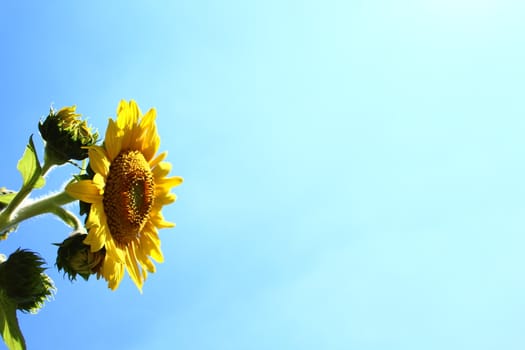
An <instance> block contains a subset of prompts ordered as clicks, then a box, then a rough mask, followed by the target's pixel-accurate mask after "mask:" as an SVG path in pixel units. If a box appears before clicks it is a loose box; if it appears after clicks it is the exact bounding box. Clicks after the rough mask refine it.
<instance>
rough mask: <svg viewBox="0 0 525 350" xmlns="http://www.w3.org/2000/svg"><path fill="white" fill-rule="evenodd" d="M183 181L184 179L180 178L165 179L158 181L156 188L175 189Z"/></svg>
mask: <svg viewBox="0 0 525 350" xmlns="http://www.w3.org/2000/svg"><path fill="white" fill-rule="evenodd" d="M183 181H184V179H183V178H182V177H180V176H173V177H165V178H162V179H156V180H155V186H159V187H165V188H173V187H175V186H178V185H180V184H181V183H182V182H183Z"/></svg>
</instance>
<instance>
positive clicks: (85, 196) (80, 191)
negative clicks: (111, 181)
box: [66, 180, 104, 203]
mask: <svg viewBox="0 0 525 350" xmlns="http://www.w3.org/2000/svg"><path fill="white" fill-rule="evenodd" d="M66 192H67V193H68V194H69V195H70V196H71V197H73V198H76V199H79V200H81V201H82V202H86V203H98V202H101V201H102V194H103V193H104V189H103V188H100V184H97V183H95V182H93V181H92V180H80V181H77V182H72V183H69V184H68V185H67V186H66Z"/></svg>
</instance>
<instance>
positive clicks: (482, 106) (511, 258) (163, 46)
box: [0, 0, 525, 350]
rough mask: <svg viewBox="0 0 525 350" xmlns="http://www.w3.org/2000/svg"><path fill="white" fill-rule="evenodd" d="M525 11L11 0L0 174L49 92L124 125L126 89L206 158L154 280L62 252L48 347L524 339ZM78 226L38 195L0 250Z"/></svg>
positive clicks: (30, 321)
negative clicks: (81, 274)
mask: <svg viewBox="0 0 525 350" xmlns="http://www.w3.org/2000/svg"><path fill="white" fill-rule="evenodd" d="M524 11H525V5H523V4H522V2H521V1H511V0H497V1H496V0H484V1H473V0H444V1H438V0H420V1H408V0H407V1H388V0H384V1H379V0H371V1H337V0H325V1H274V0H268V1H259V2H250V1H246V2H241V1H142V2H140V1H114V2H103V1H89V2H73V1H46V2H42V1H34V2H28V1H2V3H1V4H0V42H1V44H2V45H1V47H2V54H1V56H0V62H1V65H0V67H1V68H0V72H1V75H0V99H1V106H2V107H1V111H2V112H1V113H2V117H1V118H2V119H1V120H2V127H3V130H4V133H3V137H2V138H0V149H2V151H1V155H2V160H3V164H4V165H3V168H2V169H3V171H2V179H1V181H2V183H1V184H0V185H3V186H6V187H8V188H13V189H16V188H18V186H19V185H20V176H19V174H18V173H17V171H16V169H15V165H16V162H17V160H18V158H19V157H20V155H21V154H22V152H23V149H24V146H25V144H26V142H27V139H28V137H29V135H30V134H31V133H36V132H37V128H36V123H37V122H38V120H39V118H40V117H41V116H43V115H45V114H46V113H47V111H48V108H49V106H50V104H54V106H55V107H57V108H59V107H61V106H64V105H71V104H76V105H77V106H78V111H79V112H81V113H83V114H84V115H86V116H88V117H89V118H90V119H89V120H90V122H91V123H92V124H93V125H94V126H96V127H98V128H99V130H101V131H102V132H103V131H104V130H105V127H106V123H107V118H108V117H110V116H114V113H115V109H116V106H117V103H118V101H119V100H120V99H122V98H125V99H130V98H133V99H135V100H137V102H138V103H139V104H140V106H141V108H142V109H143V111H146V110H147V109H148V108H150V107H152V106H155V107H156V108H157V111H158V125H159V128H160V134H161V136H162V144H161V148H162V149H165V150H168V151H169V160H170V161H171V162H172V163H173V174H175V175H182V176H183V177H184V178H185V183H184V184H183V185H182V186H181V187H179V188H177V189H176V190H175V192H176V193H177V194H178V196H179V200H178V201H177V202H176V203H175V204H174V205H172V206H170V207H168V208H167V209H166V210H165V216H166V217H167V218H168V219H170V220H172V221H175V222H176V223H177V227H176V228H175V229H169V230H164V231H162V232H161V239H162V244H163V246H162V247H163V251H164V254H165V257H166V262H165V263H164V264H161V265H159V266H158V272H157V273H156V274H154V275H151V277H150V278H149V279H148V281H147V282H146V285H145V287H144V294H143V295H140V294H139V293H138V291H137V290H136V288H135V286H134V285H133V284H132V283H131V281H130V280H129V278H126V280H124V281H123V283H122V285H121V287H120V288H119V289H118V290H117V291H115V292H111V291H109V290H108V289H107V287H106V284H105V283H104V282H103V281H96V280H92V281H90V282H87V283H86V282H84V281H78V282H76V283H73V284H71V283H70V282H69V281H68V280H66V279H64V278H62V276H61V275H60V274H58V273H57V272H56V270H55V269H54V268H51V269H50V270H49V273H50V275H51V276H52V278H53V279H54V281H55V282H56V285H57V287H58V293H57V295H56V299H55V300H54V301H53V302H50V303H48V304H47V305H46V307H45V308H44V309H43V310H42V311H41V312H40V313H39V314H38V315H35V316H34V315H21V316H20V323H21V326H22V328H23V331H24V334H25V336H26V340H27V343H28V346H29V348H30V349H71V348H72V344H74V345H75V349H94V348H97V349H115V348H119V349H137V350H138V349H403V350H410V349H414V350H415V349H418V350H419V349H477V350H479V349H506V350H510V349H523V348H524V347H525V332H523V324H524V323H525V255H524V254H523V251H524V249H525V215H524V214H525V184H524V181H523V180H524V179H525V165H524V162H523V158H524V157H523V156H524V154H525V138H524V137H523V135H525V118H524V116H525V105H524V101H525V99H524V98H523V94H524V85H525V64H524V62H525V49H524V47H525V35H524V34H525V22H523V13H524ZM74 172H75V169H74V168H72V167H64V168H61V169H59V170H57V171H55V172H54V173H52V174H51V177H50V178H49V182H48V188H49V189H50V190H56V189H58V188H60V186H61V185H62V184H63V183H64V181H66V179H67V178H68V176H70V175H71V174H72V173H74ZM43 194H45V191H37V193H35V195H36V196H39V195H43ZM75 210H76V209H75ZM68 234H69V231H68V228H67V227H65V226H64V225H63V224H61V223H60V222H59V221H58V220H56V219H54V218H52V217H42V218H37V219H33V220H31V221H30V222H27V223H24V224H23V225H22V226H21V227H20V229H19V231H18V232H17V233H15V234H12V235H11V237H10V238H9V240H7V241H5V242H1V243H0V250H1V251H2V252H3V253H5V254H9V253H10V252H12V251H14V250H15V249H16V248H17V247H20V246H21V247H24V248H31V249H33V250H36V251H39V252H40V253H41V254H42V256H43V257H44V258H45V259H46V260H47V262H48V264H49V265H50V266H53V264H54V259H55V254H56V253H55V248H54V247H52V246H51V245H50V243H51V242H59V241H61V240H62V239H63V238H64V237H65V236H67V235H68Z"/></svg>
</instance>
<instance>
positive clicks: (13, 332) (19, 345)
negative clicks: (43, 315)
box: [0, 289, 26, 350]
mask: <svg viewBox="0 0 525 350" xmlns="http://www.w3.org/2000/svg"><path fill="white" fill-rule="evenodd" d="M0 331H1V332H2V338H3V339H4V342H5V344H6V345H7V347H8V348H9V350H24V349H25V348H26V342H25V340H24V336H23V335H22V331H21V330H20V326H19V325H18V318H17V317H16V303H15V302H14V301H12V300H11V299H10V298H9V297H8V296H7V295H6V294H5V292H4V291H3V290H1V289H0Z"/></svg>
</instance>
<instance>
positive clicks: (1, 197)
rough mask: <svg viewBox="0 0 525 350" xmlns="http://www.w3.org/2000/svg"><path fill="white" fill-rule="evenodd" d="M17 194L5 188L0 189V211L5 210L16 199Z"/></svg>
mask: <svg viewBox="0 0 525 350" xmlns="http://www.w3.org/2000/svg"><path fill="white" fill-rule="evenodd" d="M15 196H16V192H13V191H8V190H6V189H5V187H1V188H0V210H2V209H4V208H5V207H6V206H7V205H8V204H9V202H11V201H12V200H13V198H15Z"/></svg>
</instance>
